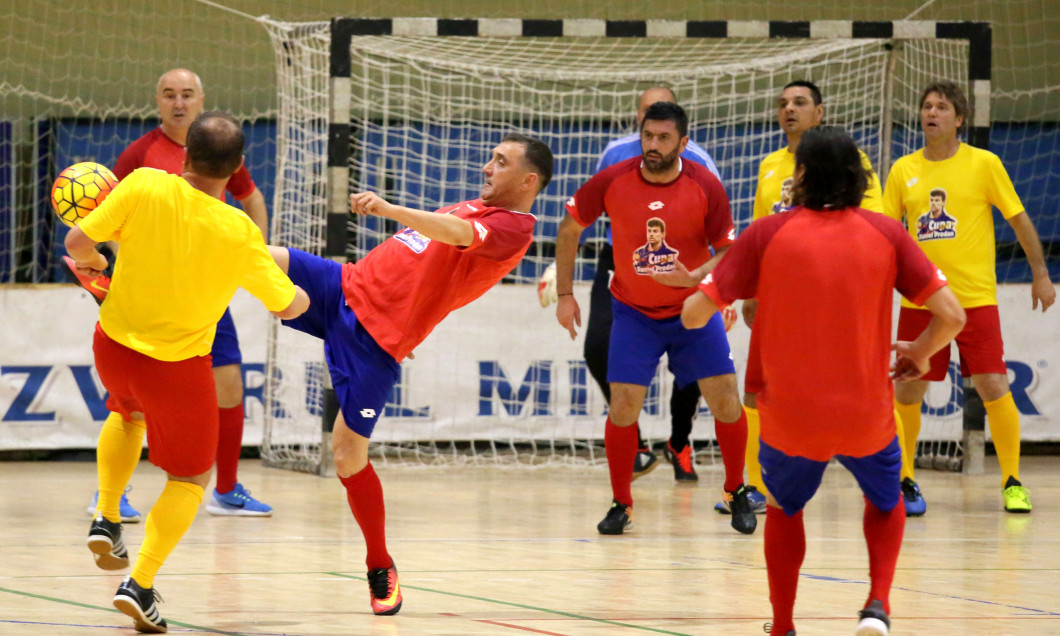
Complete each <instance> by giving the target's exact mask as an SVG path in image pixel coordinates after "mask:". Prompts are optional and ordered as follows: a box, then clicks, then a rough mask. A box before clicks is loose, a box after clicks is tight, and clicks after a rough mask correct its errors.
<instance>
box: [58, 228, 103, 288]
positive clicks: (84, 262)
mask: <svg viewBox="0 0 1060 636" xmlns="http://www.w3.org/2000/svg"><path fill="white" fill-rule="evenodd" d="M65 245H66V252H67V253H68V254H69V255H70V258H72V259H74V260H75V261H77V271H78V272H80V273H81V274H84V275H86V276H99V275H100V274H102V273H103V270H105V269H107V257H106V256H103V255H102V254H100V253H99V252H97V251H96V241H94V240H93V239H91V238H89V236H88V235H87V234H85V232H84V230H82V229H81V228H80V227H78V226H76V225H75V226H74V227H73V228H72V229H71V230H70V231H69V232H67V233H66V241H65Z"/></svg>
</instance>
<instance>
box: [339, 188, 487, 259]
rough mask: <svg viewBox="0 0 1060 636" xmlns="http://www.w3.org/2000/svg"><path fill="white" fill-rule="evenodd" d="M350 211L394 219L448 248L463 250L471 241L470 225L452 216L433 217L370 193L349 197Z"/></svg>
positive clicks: (473, 238)
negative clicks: (457, 247) (461, 248)
mask: <svg viewBox="0 0 1060 636" xmlns="http://www.w3.org/2000/svg"><path fill="white" fill-rule="evenodd" d="M350 211H351V212H353V213H354V214H360V215H362V216H364V215H368V214H371V215H373V216H382V217H385V218H388V219H394V220H395V221H397V222H398V223H401V224H402V225H405V226H407V227H410V228H412V229H413V230H416V231H417V232H419V233H420V234H422V235H424V236H426V237H427V238H429V239H433V240H436V241H441V242H442V243H446V244H448V245H459V246H461V247H467V246H468V245H471V243H472V242H473V241H474V240H475V230H474V227H473V226H472V225H471V222H470V221H468V220H466V219H462V218H460V217H458V216H455V215H452V214H435V213H434V212H425V211H423V210H413V209H412V208H406V207H403V206H400V205H395V204H393V203H390V202H388V201H386V200H385V199H383V198H382V197H380V196H379V195H378V194H376V193H374V192H357V193H355V194H351V195H350Z"/></svg>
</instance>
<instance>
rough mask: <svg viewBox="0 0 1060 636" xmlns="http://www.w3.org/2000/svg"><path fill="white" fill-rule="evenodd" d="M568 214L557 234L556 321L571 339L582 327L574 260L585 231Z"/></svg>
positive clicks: (560, 224) (561, 222)
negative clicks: (575, 285) (575, 282)
mask: <svg viewBox="0 0 1060 636" xmlns="http://www.w3.org/2000/svg"><path fill="white" fill-rule="evenodd" d="M584 229H585V228H583V227H582V226H581V224H580V223H578V221H577V220H575V218H574V217H573V216H571V215H570V213H569V212H568V213H567V215H566V216H564V217H563V220H562V221H560V223H559V231H558V233H557V234H556V296H557V297H558V300H557V301H556V320H557V321H559V324H560V325H561V326H562V327H563V328H564V329H566V330H567V331H569V332H570V339H571V340H574V338H575V337H576V336H577V335H578V332H577V331H575V329H574V327H575V325H577V326H578V327H581V326H582V311H581V307H579V306H578V301H577V300H575V299H574V258H575V257H576V256H577V255H578V238H579V237H580V236H581V233H582V230H584Z"/></svg>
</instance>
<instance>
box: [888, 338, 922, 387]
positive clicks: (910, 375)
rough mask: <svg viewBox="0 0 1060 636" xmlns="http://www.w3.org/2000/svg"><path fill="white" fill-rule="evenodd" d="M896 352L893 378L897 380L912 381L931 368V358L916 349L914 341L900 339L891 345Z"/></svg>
mask: <svg viewBox="0 0 1060 636" xmlns="http://www.w3.org/2000/svg"><path fill="white" fill-rule="evenodd" d="M891 349H892V350H894V352H895V357H894V364H892V365H891V379H893V380H894V381H895V382H910V381H912V380H916V379H917V378H919V377H920V376H922V375H924V374H925V373H927V372H928V369H930V368H931V365H930V361H929V358H930V356H926V355H923V354H921V353H920V352H918V351H916V350H915V349H914V348H913V343H912V342H906V341H904V340H899V341H898V342H896V343H894V344H892V345H891Z"/></svg>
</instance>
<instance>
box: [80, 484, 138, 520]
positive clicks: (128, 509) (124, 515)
mask: <svg viewBox="0 0 1060 636" xmlns="http://www.w3.org/2000/svg"><path fill="white" fill-rule="evenodd" d="M130 490H132V486H126V488H125V492H123V493H122V494H121V504H120V507H119V508H118V509H119V510H120V511H121V522H122V523H140V518H141V517H140V511H139V510H137V509H136V508H133V507H132V504H131V503H129V491H130ZM98 504H99V491H96V494H95V495H93V496H92V505H91V506H89V507H88V514H90V515H93V516H95V514H96V506H97V505H98Z"/></svg>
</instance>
